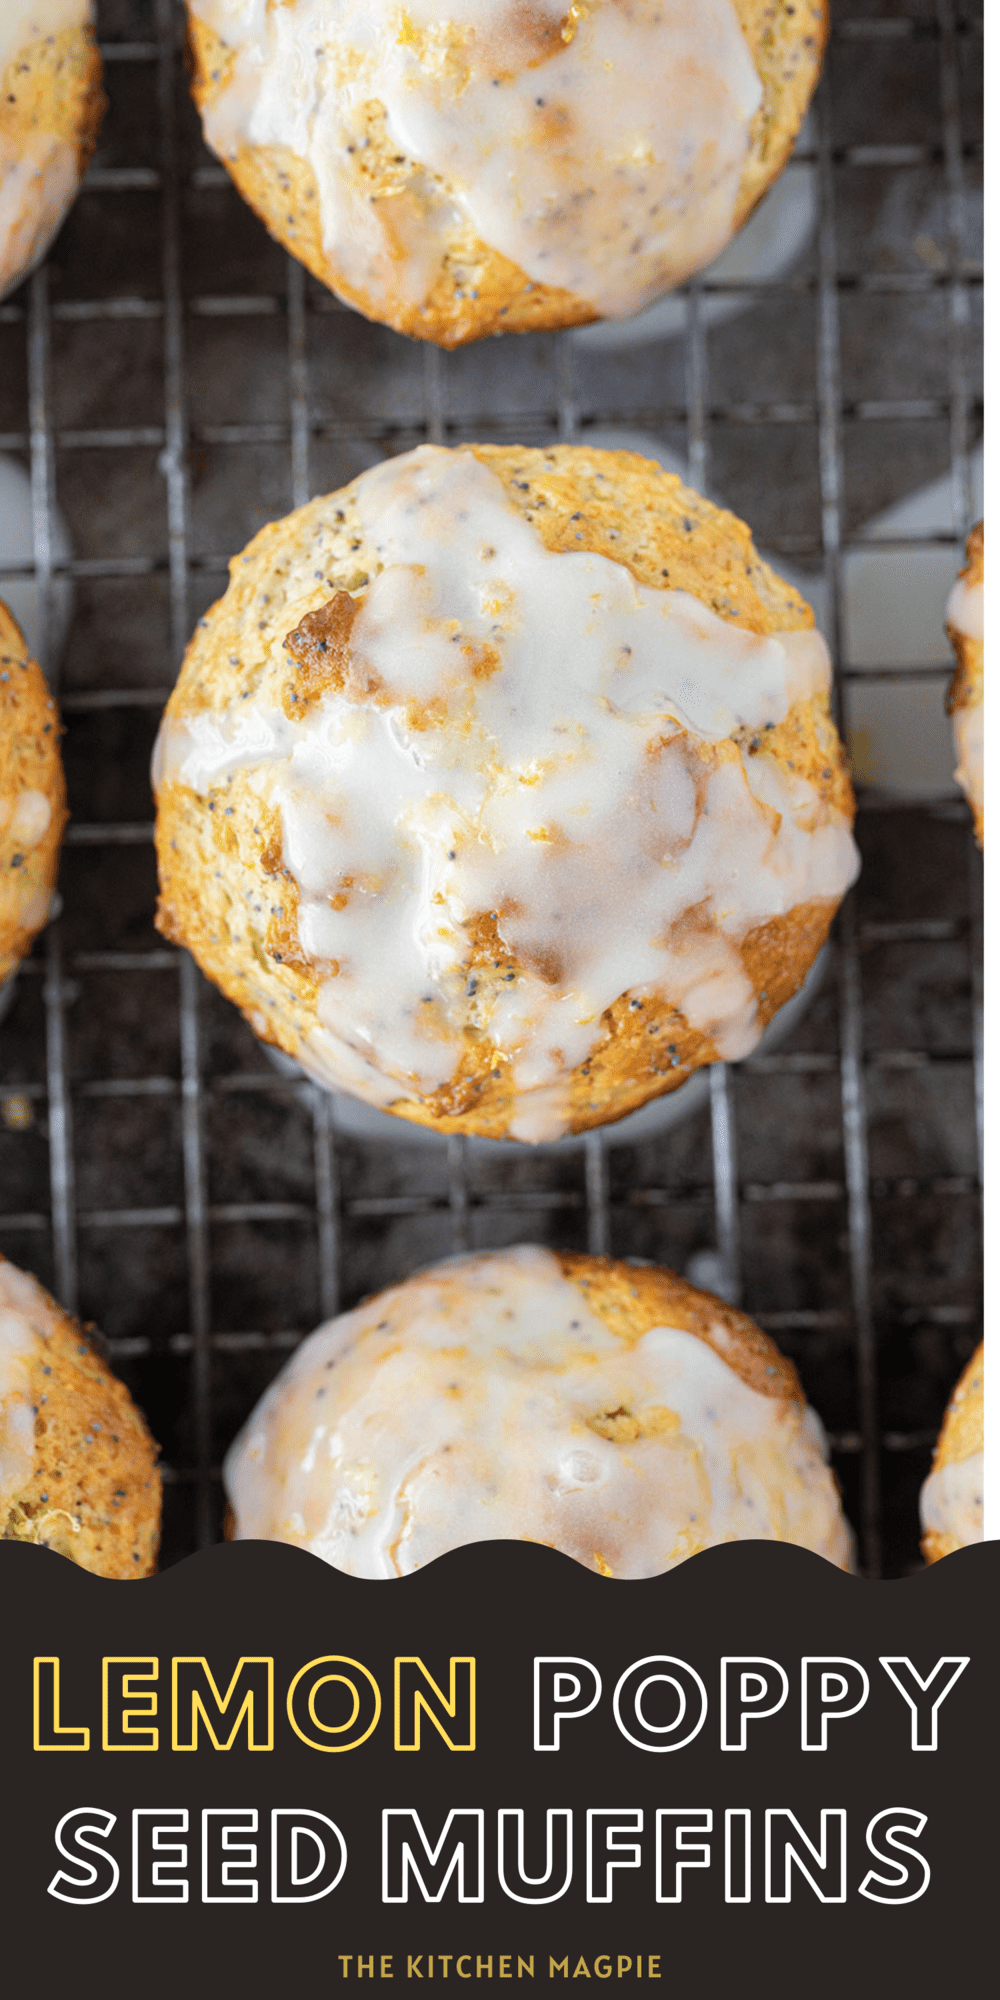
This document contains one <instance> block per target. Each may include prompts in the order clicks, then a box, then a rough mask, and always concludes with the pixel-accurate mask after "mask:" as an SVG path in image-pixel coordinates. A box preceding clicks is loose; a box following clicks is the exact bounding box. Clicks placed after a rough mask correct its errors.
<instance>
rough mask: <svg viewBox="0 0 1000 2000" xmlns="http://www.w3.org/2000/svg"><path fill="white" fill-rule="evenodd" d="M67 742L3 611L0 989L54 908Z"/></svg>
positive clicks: (40, 680) (0, 648)
mask: <svg viewBox="0 0 1000 2000" xmlns="http://www.w3.org/2000/svg"><path fill="white" fill-rule="evenodd" d="M59 735H60V723H59V713H58V710H57V708H56V704H55V702H54V701H53V699H52V696H51V695H50V693H49V691H48V688H47V687H46V685H45V676H44V674H43V673H42V670H41V668H40V667H39V666H37V665H36V663H35V661H34V660H33V659H32V658H31V656H30V654H29V652H28V649H27V646H26V645H25V643H24V639H23V637H22V635H21V632H20V631H19V630H18V627H17V626H16V625H15V623H14V620H13V618H12V617H11V615H10V612H9V611H8V610H7V607H6V605H5V604H0V986H2V985H3V982H4V980H5V979H7V978H8V977H9V975H10V973H11V972H13V970H14V968H15V966H16V965H17V964H18V961H19V960H20V959H22V958H23V957H24V956H25V953H26V952H27V951H28V950H29V948H30V946H31V941H32V938H33V937H34V936H35V934H36V932H38V931H40V930H41V928H42V925H43V924H44V923H45V922H46V920H47V918H48V915H49V910H50V908H51V905H52V894H53V890H54V889H55V882H56V875H57V873H58V869H59V842H60V840H61V838H62V831H63V827H64V826H65V824H66V817H67V815H66V785H65V780H64V778H63V768H62V758H61V756H60V754H59Z"/></svg>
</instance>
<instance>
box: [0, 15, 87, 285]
mask: <svg viewBox="0 0 1000 2000" xmlns="http://www.w3.org/2000/svg"><path fill="white" fill-rule="evenodd" d="M102 77H103V66H102V63H101V56H100V51H99V49H98V46H97V41H96V38H95V35H94V30H93V28H92V27H91V26H90V25H89V24H86V23H82V24H81V25H80V26H79V27H75V28H65V29H64V30H63V31H62V33H61V34H58V35H47V36H45V37H44V39H42V40H40V41H34V42H29V43H28V44H27V46H26V47H25V48H22V49H18V50H17V51H16V52H15V54H14V55H13V56H12V57H11V59H10V61H9V62H8V63H7V64H6V66H5V68H4V71H3V74H2V76H0V148H2V149H3V151H4V152H7V151H8V150H9V151H10V152H11V153H12V154H13V155H14V156H15V157H17V156H18V155H20V154H21V153H23V152H24V151H25V149H26V148H27V147H28V145H29V144H30V142H31V141H32V140H33V139H37V138H38V137H41V136H44V137H48V136H49V135H54V136H55V137H56V138H59V139H63V140H65V141H66V142H67V143H68V144H69V145H70V146H71V147H72V148H73V151H74V153H75V155H76V166H77V179H78V180H82V178H83V175H84V173H85V172H86V169H87V166H88V164H89V162H90V159H91V156H92V154H93V151H94V147H95V146H96V144H97V136H98V133H99V132H100V129H101V123H102V120H103V118H104V113H105V111H106V110H107V98H106V97H105V95H104V90H103V87H102ZM45 247H46V244H45V243H44V242H43V243H42V244H41V245H36V246H35V249H34V253H33V255H32V257H31V259H30V261H29V264H28V265H26V266H23V267H21V268H18V269H16V270H7V269H3V268H0V296H2V295H3V293H4V292H5V291H7V290H8V289H9V288H10V287H11V286H12V285H16V284H19V283H20V282H21V279H22V278H23V277H25V276H26V273H27V270H28V269H29V268H30V263H31V262H34V260H35V257H37V256H38V255H40V254H42V252H43V251H44V249H45Z"/></svg>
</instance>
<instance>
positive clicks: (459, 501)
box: [154, 446, 857, 1141]
mask: <svg viewBox="0 0 1000 2000" xmlns="http://www.w3.org/2000/svg"><path fill="white" fill-rule="evenodd" d="M354 492H355V495H356V499H357V505H358V512H359V517H360V525H361V528H362V532H363V534H364V535H365V537H366V541H367V546H368V553H367V554H366V556H365V559H366V561H368V562H369V564H370V565H373V561H374V559H373V553H372V552H373V551H377V557H378V561H379V562H380V563H381V564H382V565H383V567H382V568H381V569H380V570H379V571H378V573H377V574H376V575H375V576H374V579H373V581H372V583H371V584H370V586H369V588H368V590H367V592H366V594H365V597H364V599H363V602H362V605H361V609H360V611H359V613H358V616H357V618H356V621H355V624H354V629H353V632H352V635H351V651H352V662H353V663H352V669H351V676H350V679H349V681H348V683H347V684H346V686H345V688H344V690H343V692H341V693H337V694H329V693H328V694H327V695H325V696H324V697H323V699H322V701H321V702H319V703H318V704H316V705H315V706H314V707H313V708H312V709H311V710H310V711H309V712H308V714H307V716H306V719H305V720H304V721H302V722H298V721H295V722H293V721H289V720H288V719H287V718H286V717H285V715H284V714H283V713H281V712H280V711H277V710H272V709H265V708H263V707H258V706H257V705H256V704H255V703H254V701H253V700H252V699H251V700H249V701H247V702H241V703H240V704H239V706H238V708H237V709H235V710H233V711H231V712H228V713H227V712H222V713H219V712H213V711H200V712H195V713H193V714H191V715H189V716H186V717H183V718H180V719H178V720H174V719H173V718H168V719H167V721H166V722H165V724H164V727H163V729H162V731H161V736H160V741H159V743H158V746H157V755H156V761H155V766H154V779H155V782H157V784H159V783H162V782H164V781H171V780H174V781H178V782H180V783H183V784H185V785H189V786H191V787H192V789H194V790H195V791H197V792H200V793H202V794H203V795H204V794H206V793H207V792H208V791H209V790H210V789H212V788H213V787H215V786H219V785H220V784H223V783H224V782H225V781H226V779H227V778H228V776H229V774H230V773H232V772H233V771H236V770H246V771H248V772H249V774H250V778H251V782H252V784H253V785H254V787H255V788H256V789H258V790H259V791H260V793H261V795H262V796H263V797H266V798H267V799H268V800H269V801H270V803H271V804H272V805H277V806H278V808H279V809H280V813H281V824H282V832H283V858H284V862H285V865H286V866H287V867H288V868H289V869H290V871H291V873H292V875H293V876H294V878H295V880H296V882H297V884H298V887H299V892H300V900H299V919H298V930H299V941H300V944H301V946H302V948H303V949H304V951H305V952H306V953H307V955H309V956H310V957H311V958H313V959H314V961H316V962H317V965H318V968H319V969H320V970H321V971H323V972H325V973H326V974H327V976H326V977H325V978H324V981H323V984H322V987H321V992H320V999H319V1004H318V1010H317V1011H318V1022H319V1025H318V1027H317V1029H316V1031H315V1032H314V1034H313V1035H312V1036H311V1037H310V1042H309V1044H308V1046H307V1047H306V1048H305V1049H303V1050H302V1051H301V1052H300V1059H301V1060H303V1061H304V1062H305V1064H306V1066H307V1067H311V1068H312V1070H313V1071H314V1073H315V1074H317V1075H318V1076H320V1078H321V1079H322V1080H323V1081H325V1082H327V1083H328V1084H331V1085H333V1086H335V1087H337V1088H346V1089H349V1090H354V1091H356V1092H357V1093H358V1094H359V1095H361V1096H363V1097H366V1098H368V1099H369V1101H371V1102H373V1103H376V1104H388V1103H391V1102H392V1101H393V1098H394V1097H398V1095H399V1094H400V1088H401V1087H403V1088H405V1089H406V1090H407V1091H409V1090H412V1089H414V1088H416V1089H417V1090H419V1091H420V1092H422V1093H426V1092H428V1091H431V1090H433V1089H435V1088H436V1087H437V1086H438V1085H440V1084H442V1083H445V1082H447V1081H448V1080H449V1079H450V1078H451V1076H452V1075H453V1073H454V1070H455V1068H456V1062H457V1054H456V1050H457V1047H458V1046H459V1045H460V1037H461V1035H462V1032H463V1029H464V1028H465V1027H466V1026H467V1025H468V1026H474V1027H476V1028H478V1029H481V1030H485V1031H487V1032H488V1034H489V1036H490V1038H491V1039H492V1041H493V1043H494V1044H495V1045H496V1046H497V1047H498V1048H499V1049H501V1050H502V1051H504V1052H505V1053H506V1054H508V1055H510V1056H511V1057H512V1059H513V1061H514V1076H515V1082H516V1084H517V1087H518V1091H519V1093H520V1094H521V1096H522V1108H521V1114H520V1116H519V1119H518V1122H517V1123H516V1124H515V1125H514V1126H513V1127H512V1131H513V1135H514V1136H515V1137H518V1138H524V1139H529V1140H536V1141H538V1140H544V1139H552V1138H557V1137H558V1136H559V1135H560V1133H561V1132H562V1131H563V1130H565V1129H566V1124H567V1120H568V1099H567V1089H566V1085H567V1079H568V1076H569V1074H570V1072H571V1071H572V1070H573V1068H574V1067H575V1066H576V1065H577V1064H578V1063H579V1062H581V1061H583V1059H584V1058H585V1057H586V1055H587V1054H588V1053H589V1052H590V1050H591V1049H592V1048H593V1047H594V1045H595V1043H596V1042H597V1041H598V1040H599V1039H600V1036H601V1032H602V1031H601V1027H600V1017H601V1014H602V1013H603V1011H604V1009H605V1008H607V1007H608V1006H610V1005H611V1004H612V1002H613V1001H614V1000H616V999H617V998H618V997H619V996H620V995H621V994H623V993H625V992H629V993H632V994H633V995H635V996H637V999H638V998H641V996H643V995H653V994H656V995H666V996H668V997H669V999H670V1000H671V1001H672V1002H673V1003H674V1004H675V1005H676V1006H678V1007H680V1008H682V1010H683V1012H684V1013H685V1015H686V1017H687V1019H688V1020H689V1021H690V1022H691V1023H692V1025H693V1026H695V1027H696V1028H698V1029H700V1030H702V1031H703V1032H704V1033H706V1034H709V1035H711V1037H712V1039H713V1041H714V1043H715V1046H716V1048H717V1049H718V1051H719V1053H720V1054H721V1055H724V1056H726V1057H730V1058H734V1057H738V1056H742V1055H745V1054H746V1053H747V1052H748V1051H749V1050H750V1049H751V1048H752V1047H753V1046H754V1045H755V1043H756V1042H757V1040H758V1039H759V1035H760V1025H759V1021H758V1017H757V996H756V994H755V993H754V992H753V990H752V987H751V984H750V981H749V979H748V977H747V975H746V972H745V970H744V967H743V963H742V960H741V958H740V956H739V950H738V946H739V944H740V943H741V942H742V940H743V939H744V938H745V937H746V935H747V933H748V932H749V931H750V930H752V929H753V928H754V927H755V926H757V925H759V924H762V923H765V922H767V921H768V920H769V919H771V918H773V917H776V916H778V915H781V914H784V913H786V912H787V911H789V910H791V909H792V908H794V907H795V906H796V905H797V904H799V903H803V902H806V901H808V900H809V899H810V898H824V897H829V898H834V899H836V898H839V897H840V896H841V895H842V894H843V892H844V890H845V889H846V888H847V886H848V885H849V883H850V882H851V881H852V880H853V878H854V875H855V873H856V869H857V857H856V850H855V848H854V843H853V841H852V838H851V834H850V829H849V826H848V824H847V822H846V821H845V820H844V819H843V818H842V817H841V816H840V815H838V814H835V813H831V812H828V811H827V810H826V809H825V808H824V807H823V806H822V804H821V801H820V799H819V796H818V794H817V793H816V792H815V791H814V790H813V788H812V787H811V786H810V785H809V784H808V783H806V782H805V781H803V780H799V779H793V778H791V777H790V776H789V774H788V772H787V770H786V769H785V768H784V767H783V766H782V765H780V764H779V762H778V760H777V759H776V758H774V757H772V756H770V755H769V754H767V752H766V751H765V750H763V749H761V750H760V752H759V754H747V753H743V752H740V753H739V754H734V755H733V756H732V757H731V758H730V759H729V760H728V761H726V760H719V759H712V758H709V761H708V762H707V763H706V762H705V761H704V760H703V758H702V757H701V755H700V750H701V748H702V747H704V748H708V747H709V746H711V745H713V744H715V743H717V742H719V741H720V740H722V739H725V738H726V737H728V736H729V735H730V733H731V732H732V731H733V730H734V729H735V728H737V727H738V726H739V725H743V724H745V725H747V726H749V727H750V728H754V729H759V730H761V732H762V740H763V741H764V742H766V733H765V732H766V728H767V725H768V724H773V723H777V722H780V721H781V720H782V718H783V717H784V716H785V715H786V714H787V711H788V708H789V706H790V704H791V703H792V702H794V701H798V700H802V699H806V698H808V697H809V696H810V695H812V694H813V693H815V692H817V691H819V690H821V689H823V688H825V687H826V686H827V685H828V683H829V671H830V670H829V658H828V655H827V652H826V648H825V646H824V644H823V641H822V639H821V638H820V636H819V634H818V633H816V632H814V631H800V632H792V633H780V634H776V635H773V636H772V637H769V638H758V637H756V636H755V635H754V634H752V633H748V632H745V631H743V630H742V629H741V628H739V627H737V626H735V625H731V624H729V623H728V622H727V621H725V620H724V619H722V618H721V617H719V616H717V615H716V614H715V613H714V612H712V611H709V610H708V609H707V608H706V607H705V606H704V605H702V604H701V603H700V602H698V600H696V599H695V598H693V597H691V596H689V595H687V594H686V593H685V592H682V591H674V590H653V589H650V588H649V587H647V586H645V585H641V584H637V583H636V582H635V580H634V579H633V577H632V575H631V573H630V572H629V571H628V570H627V569H626V568H625V567H624V566H623V565H621V564H618V563H614V562H611V561H608V560H607V559H606V558H605V557H603V556H597V555H591V554H586V553H584V552H580V553H579V554H573V553H566V554H558V555H555V554H550V553H549V551H548V550H546V548H545V546H544V543H543V542H542V540H541V537H540V536H539V534H538V533H537V531H536V529H535V528H534V526H533V525H532V524H531V523H529V522H527V521H525V520H524V519H523V517H522V516H521V515H519V514H518V512H517V510H516V509H515V508H514V507H513V506H512V505H511V504H510V502H509V501H508V500H507V497H506V495H505V494H504V492H503V489H502V487H501V484H500V481H499V480H498V479H497V478H496V477H495V475H494V474H493V473H492V472H490V471H489V470H488V469H487V468H486V467H484V466H482V465H480V463H479V461H478V460H477V459H476V458H474V456H473V455H472V454H471V453H470V452H466V451H456V452H447V451H443V450H440V449H438V448H436V447H433V446H423V447H421V448H420V449H419V450H418V451H415V452H411V453H409V454H408V455H407V456H406V457H403V458H397V459H392V460H389V461H387V462H386V463H385V464H383V465H381V466H378V467H376V468H375V469H374V470H373V471H372V472H369V473H366V474H364V475H363V477H362V478H361V479H360V480H359V481H357V482H356V485H355V488H354ZM303 587H304V588H311V589H312V592H313V601H315V584H314V583H313V579H312V573H311V571H309V570H307V571H306V574H305V575H304V576H303ZM286 606H287V600H286ZM296 622H297V620H296V617H295V615H294V610H293V609H290V608H286V609H285V611H284V613H283V616H282V620H281V631H280V636H279V635H278V634H276V635H275V640H274V649H275V653H276V655H277V654H279V652H280V648H281V644H282V640H283V637H284V634H285V632H286V631H288V630H290V629H291V628H292V626H293V625H294V624H295V623H296ZM489 648H492V649H493V653H492V655H489V654H488V650H487V649H489ZM281 657H282V658H283V659H284V661H285V663H286V667H287V661H288V655H287V654H283V655H281ZM484 659H485V660H486V661H487V664H488V665H489V664H491V663H492V662H495V670H494V671H488V672H486V673H485V674H483V673H479V674H477V673H476V672H474V671H473V669H474V667H475V666H476V664H477V662H478V663H480V664H482V662H483V661H484ZM366 676H375V683H374V685H375V687H376V692H375V693H374V694H373V695H370V694H368V693H366V691H365V685H364V684H363V683H365V680H366ZM431 703H433V704H434V707H433V713H432V714H429V713H428V704H431ZM333 898H337V900H338V901H340V902H342V903H343V905H344V906H343V907H342V908H339V909H335V908H334V907H333V906H332V899H333ZM491 910H495V911H497V912H498V913H499V929H500V932H501V935H502V937H503V939H504V940H505V942H506V943H507V945H508V946H509V947H510V949H511V951H512V952H513V953H514V954H515V956H516V957H517V959H518V962H519V965H520V966H521V968H522V970H521V972H520V974H519V975H518V977H517V978H516V979H512V980H511V981H510V982H509V983H505V984H503V986H502V987H501V988H499V989H498V988H497V987H496V986H495V985H493V986H491V985H490V984H489V982H488V980H481V981H479V982H478V984H477V986H476V990H475V992H472V991H470V986H469V984H468V983H467V964H468V933H467V931H466V930H465V929H464V928H463V926H464V925H465V924H466V923H467V922H468V921H469V920H470V919H474V918H476V917H477V916H479V915H481V914H482V913H483V912H485V911H491ZM692 912H697V913H698V915H697V918H696V919H694V920H692ZM695 925H697V927H695Z"/></svg>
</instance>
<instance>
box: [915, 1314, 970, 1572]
mask: <svg viewBox="0 0 1000 2000" xmlns="http://www.w3.org/2000/svg"><path fill="white" fill-rule="evenodd" d="M984 1370H985V1351H984V1348H983V1343H982V1342H980V1344H979V1346H978V1347H977V1349H976V1352H975V1354H974V1355H973V1356H972V1358H971V1360H970V1361H967V1362H966V1365H965V1367H964V1368H963V1370H962V1373H961V1375H960V1376H959V1378H958V1381H957V1382H956V1384H955V1388H954V1391H953V1393H952V1397H951V1400H950V1402H949V1404H948V1407H947V1409H946V1411H945V1413H944V1421H943V1423H942V1425H941V1431H940V1435H939V1437H938V1441H937V1444H936V1446H935V1448H934V1459H933V1463H932V1465H931V1470H930V1472H929V1474H928V1476H927V1478H926V1479H925V1481H924V1484H923V1487H922V1488H921V1493H920V1525H921V1527H922V1529H923V1540H922V1542H921V1545H920V1546H921V1549H922V1551H923V1555H924V1560H925V1562H929V1563H933V1562H939V1561H940V1559H941V1557H942V1556H950V1555H952V1554H953V1553H954V1551H955V1550H956V1549H964V1548H969V1547H970V1546H971V1545H973V1544H974V1543H976V1542H981V1541H982V1539H983V1440H984V1423H983V1419H984V1389H983V1377H984Z"/></svg>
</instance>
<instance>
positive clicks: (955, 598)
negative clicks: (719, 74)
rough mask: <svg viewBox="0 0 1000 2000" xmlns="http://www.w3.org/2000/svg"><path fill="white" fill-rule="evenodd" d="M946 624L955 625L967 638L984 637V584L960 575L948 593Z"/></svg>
mask: <svg viewBox="0 0 1000 2000" xmlns="http://www.w3.org/2000/svg"><path fill="white" fill-rule="evenodd" d="M944 622H945V624H946V625H953V626H954V628H955V631H956V632H961V633H962V634H963V636H964V637H965V638H966V639H980V640H981V639H982V636H983V586H982V583H981V582H979V583H970V582H969V580H968V578H967V577H964V576H960V577H959V578H958V579H957V581H956V582H955V583H953V584H952V587H951V590H950V591H949V593H948V608H947V610H946V612H945V614H944Z"/></svg>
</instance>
